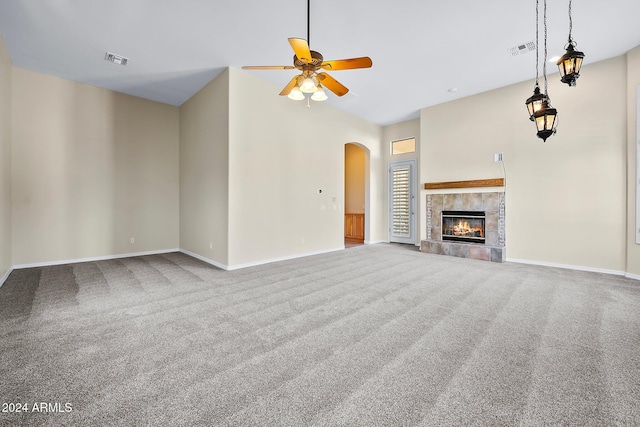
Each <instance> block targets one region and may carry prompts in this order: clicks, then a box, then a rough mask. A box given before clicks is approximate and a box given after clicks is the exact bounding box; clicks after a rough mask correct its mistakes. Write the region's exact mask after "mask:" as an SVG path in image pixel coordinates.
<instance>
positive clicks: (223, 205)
mask: <svg viewBox="0 0 640 427" xmlns="http://www.w3.org/2000/svg"><path fill="white" fill-rule="evenodd" d="M228 163H229V72H228V70H227V71H224V72H222V73H221V74H220V75H219V76H218V77H216V78H215V79H214V80H213V81H212V82H210V83H209V84H207V85H206V86H205V87H204V88H203V89H201V90H200V91H199V92H198V93H197V94H195V95H194V96H193V97H191V98H190V99H189V100H188V101H187V102H185V103H184V104H182V106H181V107H180V248H182V249H185V250H188V251H190V252H192V253H195V254H197V255H200V256H202V257H204V258H207V259H208V260H210V261H213V262H214V263H217V264H219V265H221V266H226V265H228V245H229V239H228V226H229V201H228V200H229V178H228V174H229V166H228Z"/></svg>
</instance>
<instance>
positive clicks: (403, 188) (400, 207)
mask: <svg viewBox="0 0 640 427" xmlns="http://www.w3.org/2000/svg"><path fill="white" fill-rule="evenodd" d="M391 176H392V180H393V183H392V187H391V188H392V200H393V207H392V215H393V220H392V230H391V231H392V233H393V235H394V236H398V237H401V236H409V235H410V233H411V228H410V213H411V187H410V178H411V170H410V169H409V167H398V168H394V169H393V170H392V175H391Z"/></svg>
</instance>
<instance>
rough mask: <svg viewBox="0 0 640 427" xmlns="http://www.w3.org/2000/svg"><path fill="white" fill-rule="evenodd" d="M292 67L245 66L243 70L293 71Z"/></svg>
mask: <svg viewBox="0 0 640 427" xmlns="http://www.w3.org/2000/svg"><path fill="white" fill-rule="evenodd" d="M294 68H295V67H294V66H293V65H245V66H244V67H242V69H243V70H293V69H294Z"/></svg>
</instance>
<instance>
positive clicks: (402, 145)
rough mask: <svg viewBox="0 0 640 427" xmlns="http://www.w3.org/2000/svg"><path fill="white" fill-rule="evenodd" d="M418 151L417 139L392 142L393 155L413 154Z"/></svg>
mask: <svg viewBox="0 0 640 427" xmlns="http://www.w3.org/2000/svg"><path fill="white" fill-rule="evenodd" d="M415 151H416V139H415V138H407V139H400V140H398V141H391V155H392V156H396V155H398V154H406V153H413V152H415Z"/></svg>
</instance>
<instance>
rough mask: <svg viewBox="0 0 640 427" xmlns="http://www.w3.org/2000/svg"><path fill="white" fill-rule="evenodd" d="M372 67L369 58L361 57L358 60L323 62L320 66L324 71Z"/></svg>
mask: <svg viewBox="0 0 640 427" xmlns="http://www.w3.org/2000/svg"><path fill="white" fill-rule="evenodd" d="M372 65H373V62H372V61H371V58H369V57H368V56H362V57H360V58H349V59H335V60H332V61H324V62H323V63H322V65H321V67H322V68H324V69H325V70H353V69H356V68H369V67H371V66H372Z"/></svg>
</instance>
